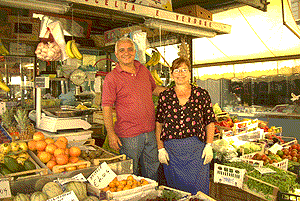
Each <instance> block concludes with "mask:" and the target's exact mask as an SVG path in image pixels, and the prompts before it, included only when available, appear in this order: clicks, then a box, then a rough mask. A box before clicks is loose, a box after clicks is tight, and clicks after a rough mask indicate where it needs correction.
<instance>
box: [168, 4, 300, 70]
mask: <svg viewBox="0 0 300 201" xmlns="http://www.w3.org/2000/svg"><path fill="white" fill-rule="evenodd" d="M213 19H214V21H216V22H220V23H224V24H229V25H232V29H231V33H230V34H225V35H217V36H215V37H214V38H198V39H194V40H193V53H194V54H193V61H194V64H195V65H194V67H205V66H221V65H227V64H236V63H249V62H258V61H272V60H279V59H288V58H300V39H299V38H300V29H299V27H298V26H297V24H296V23H295V20H294V18H293V16H292V12H291V9H290V5H289V3H288V0H272V1H270V4H269V5H268V9H267V12H262V11H260V10H257V9H255V8H253V7H250V6H244V7H240V8H236V9H231V10H228V11H224V12H221V13H217V14H214V16H213ZM174 59H175V58H174ZM171 60H172V59H171ZM229 62H232V63H229Z"/></svg>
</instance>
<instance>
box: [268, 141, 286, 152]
mask: <svg viewBox="0 0 300 201" xmlns="http://www.w3.org/2000/svg"><path fill="white" fill-rule="evenodd" d="M282 148H283V147H282V146H281V145H279V144H278V143H276V144H274V145H273V146H272V147H270V149H269V151H270V152H272V153H273V154H276V153H277V151H278V150H281V149H282Z"/></svg>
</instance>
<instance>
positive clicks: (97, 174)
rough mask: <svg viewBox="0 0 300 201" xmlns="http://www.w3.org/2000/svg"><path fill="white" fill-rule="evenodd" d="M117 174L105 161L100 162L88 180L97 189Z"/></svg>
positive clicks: (104, 185)
mask: <svg viewBox="0 0 300 201" xmlns="http://www.w3.org/2000/svg"><path fill="white" fill-rule="evenodd" d="M116 176H117V175H116V174H115V173H114V172H113V171H112V170H111V169H110V167H109V166H108V165H107V163H106V162H104V163H102V164H101V165H100V166H99V167H98V168H97V169H96V170H95V171H94V172H93V173H92V174H91V175H90V176H89V177H88V179H87V180H88V181H89V182H90V183H91V184H92V185H93V186H95V187H96V188H98V189H101V188H104V187H106V186H107V185H108V184H109V183H110V182H111V181H112V180H113V179H114V178H115V177H116Z"/></svg>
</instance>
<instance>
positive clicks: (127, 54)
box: [115, 41, 136, 65]
mask: <svg viewBox="0 0 300 201" xmlns="http://www.w3.org/2000/svg"><path fill="white" fill-rule="evenodd" d="M135 53H136V51H135V49H134V47H133V44H132V43H131V42H129V41H123V42H121V43H119V44H118V47H117V49H116V51H115V54H116V57H117V59H118V61H119V62H120V64H121V65H122V64H123V65H128V64H132V63H133V61H134V58H135Z"/></svg>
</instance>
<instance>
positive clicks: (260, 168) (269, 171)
mask: <svg viewBox="0 0 300 201" xmlns="http://www.w3.org/2000/svg"><path fill="white" fill-rule="evenodd" d="M255 169H256V170H257V171H259V172H260V174H267V173H276V171H274V170H272V169H270V168H263V167H255Z"/></svg>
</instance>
